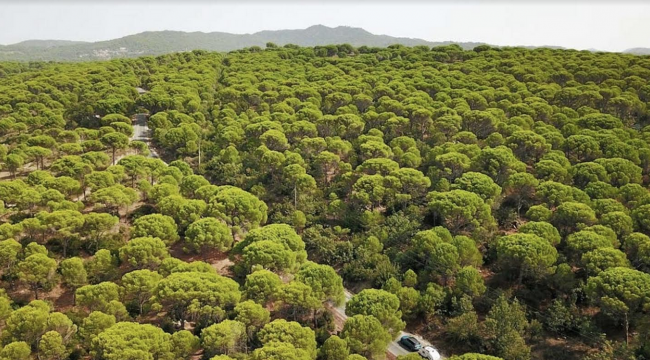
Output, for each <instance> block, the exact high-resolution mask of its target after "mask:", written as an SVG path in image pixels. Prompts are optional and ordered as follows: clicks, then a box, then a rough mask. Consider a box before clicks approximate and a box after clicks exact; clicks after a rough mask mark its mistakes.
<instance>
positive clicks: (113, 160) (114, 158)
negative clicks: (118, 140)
mask: <svg viewBox="0 0 650 360" xmlns="http://www.w3.org/2000/svg"><path fill="white" fill-rule="evenodd" d="M113 165H115V148H113Z"/></svg>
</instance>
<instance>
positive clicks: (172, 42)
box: [0, 25, 481, 61]
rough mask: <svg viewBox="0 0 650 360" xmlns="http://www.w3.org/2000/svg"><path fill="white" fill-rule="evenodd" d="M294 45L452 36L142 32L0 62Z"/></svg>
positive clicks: (47, 44)
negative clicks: (271, 44)
mask: <svg viewBox="0 0 650 360" xmlns="http://www.w3.org/2000/svg"><path fill="white" fill-rule="evenodd" d="M267 42H273V43H275V44H278V45H285V44H296V45H299V46H317V45H329V44H342V43H346V44H351V45H353V46H363V45H365V46H381V47H386V46H389V45H393V44H400V45H405V46H416V45H425V46H442V45H450V44H452V42H451V41H444V42H431V41H426V40H422V39H411V38H403V37H393V36H388V35H375V34H371V33H369V32H368V31H366V30H364V29H361V28H354V27H349V26H337V27H327V26H323V25H314V26H310V27H308V28H306V29H295V30H274V31H269V30H266V31H259V32H256V33H253V34H231V33H226V32H210V33H204V32H183V31H146V32H143V33H139V34H134V35H129V36H124V37H121V38H119V39H112V40H106V41H96V42H79V41H52V40H31V41H23V42H21V43H18V44H12V45H6V46H2V45H0V61H52V60H54V61H89V60H108V59H116V58H132V57H140V56H155V55H161V54H168V53H171V52H180V51H191V50H208V51H222V52H226V51H233V50H238V49H241V48H244V47H251V46H264V45H265V44H266V43H267ZM458 44H459V45H460V46H461V47H463V48H464V49H472V48H474V47H475V46H478V45H481V43H476V42H460V43H458Z"/></svg>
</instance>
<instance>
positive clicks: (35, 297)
mask: <svg viewBox="0 0 650 360" xmlns="http://www.w3.org/2000/svg"><path fill="white" fill-rule="evenodd" d="M32 290H34V299H35V300H38V285H34V286H33V287H32Z"/></svg>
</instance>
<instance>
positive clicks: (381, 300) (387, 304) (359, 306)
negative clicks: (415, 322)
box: [345, 289, 405, 336]
mask: <svg viewBox="0 0 650 360" xmlns="http://www.w3.org/2000/svg"><path fill="white" fill-rule="evenodd" d="M399 308H400V302H399V298H398V297H397V296H396V295H393V294H391V293H389V292H387V291H384V290H376V289H366V290H363V291H361V292H360V293H358V294H356V295H354V296H353V297H352V299H350V301H349V302H348V303H347V304H346V308H345V314H346V315H348V316H354V315H368V316H373V317H374V318H375V319H377V320H379V323H380V324H381V326H383V327H384V329H386V331H388V332H389V333H390V334H391V336H397V334H399V332H400V331H402V330H403V329H404V326H405V323H404V322H403V321H402V320H401V317H402V312H401V311H400V310H399Z"/></svg>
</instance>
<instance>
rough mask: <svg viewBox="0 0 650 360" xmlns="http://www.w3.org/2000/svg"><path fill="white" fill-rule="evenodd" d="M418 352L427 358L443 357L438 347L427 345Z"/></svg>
mask: <svg viewBox="0 0 650 360" xmlns="http://www.w3.org/2000/svg"><path fill="white" fill-rule="evenodd" d="M418 354H420V356H422V357H423V358H425V359H427V360H440V359H442V357H441V356H440V353H439V352H438V350H436V348H434V347H433V346H425V347H423V348H422V349H420V351H418Z"/></svg>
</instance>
